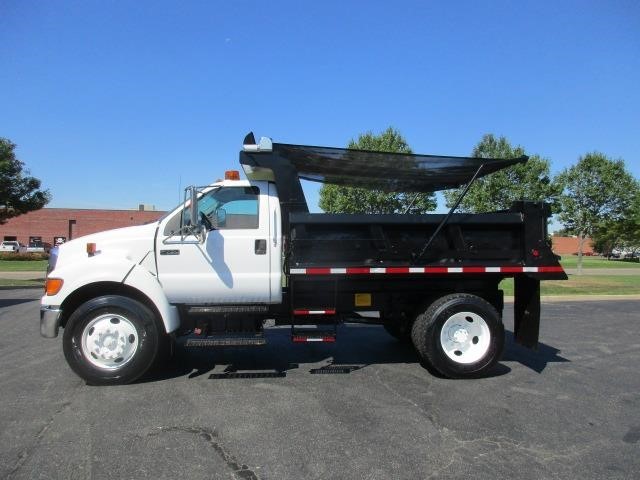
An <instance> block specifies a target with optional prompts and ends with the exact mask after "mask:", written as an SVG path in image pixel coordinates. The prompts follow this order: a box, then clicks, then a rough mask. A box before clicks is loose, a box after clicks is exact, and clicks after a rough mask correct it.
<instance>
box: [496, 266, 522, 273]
mask: <svg viewBox="0 0 640 480" xmlns="http://www.w3.org/2000/svg"><path fill="white" fill-rule="evenodd" d="M500 271H501V272H502V273H522V267H500Z"/></svg>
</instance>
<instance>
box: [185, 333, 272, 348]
mask: <svg viewBox="0 0 640 480" xmlns="http://www.w3.org/2000/svg"><path fill="white" fill-rule="evenodd" d="M266 344H267V339H266V338H264V336H263V335H262V334H260V335H250V336H247V335H212V336H208V337H189V338H187V341H186V342H185V344H184V346H185V347H249V346H261V345H266Z"/></svg>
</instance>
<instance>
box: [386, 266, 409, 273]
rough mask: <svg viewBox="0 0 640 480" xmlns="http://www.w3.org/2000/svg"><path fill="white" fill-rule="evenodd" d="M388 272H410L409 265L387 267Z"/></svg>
mask: <svg viewBox="0 0 640 480" xmlns="http://www.w3.org/2000/svg"><path fill="white" fill-rule="evenodd" d="M387 273H409V267H387Z"/></svg>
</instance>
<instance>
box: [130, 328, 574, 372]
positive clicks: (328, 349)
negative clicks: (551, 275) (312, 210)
mask: <svg viewBox="0 0 640 480" xmlns="http://www.w3.org/2000/svg"><path fill="white" fill-rule="evenodd" d="M265 337H266V338H267V345H265V346H261V347H218V348H215V349H207V348H187V347H184V341H180V340H179V341H178V342H177V345H176V350H175V355H174V358H173V359H172V361H171V362H170V363H169V364H168V365H165V366H163V367H162V368H156V369H154V370H153V371H151V372H150V373H149V374H147V375H145V376H144V377H143V378H142V379H141V380H139V381H140V382H145V383H146V382H155V381H161V380H167V379H170V378H176V377H183V376H187V377H188V378H198V377H201V376H204V375H208V377H209V378H212V379H221V378H272V377H285V376H286V373H287V372H288V371H291V370H296V369H301V368H304V369H305V370H307V372H308V373H309V374H336V373H337V374H349V373H351V372H353V371H356V370H359V369H362V368H365V367H367V366H369V365H376V364H393V363H407V364H421V365H422V366H423V367H424V368H426V369H427V370H428V371H429V372H430V373H431V374H432V375H434V376H436V377H439V378H442V376H441V375H440V374H439V373H438V372H435V371H433V370H432V369H431V368H430V367H429V366H428V365H426V364H424V363H422V362H421V361H420V358H419V357H418V355H417V354H416V352H415V350H414V349H413V348H412V347H411V345H409V344H403V343H401V342H399V341H397V340H396V339H394V338H392V337H391V336H389V335H388V334H387V333H386V332H385V331H384V329H383V328H382V327H381V326H378V325H358V324H350V325H341V326H340V327H339V328H338V337H337V342H336V343H313V344H309V343H306V344H294V343H291V338H290V330H289V328H288V327H278V328H269V329H266V330H265ZM505 340H506V345H505V353H504V355H503V358H502V361H501V362H499V363H498V365H497V366H496V367H495V368H494V369H493V370H492V371H491V373H490V374H489V375H488V377H496V376H501V375H505V374H507V373H509V372H510V371H511V368H509V367H508V366H507V365H505V364H504V362H512V361H515V362H518V363H520V364H522V365H524V366H526V367H528V368H530V369H532V370H534V371H535V372H537V373H541V372H542V371H543V370H544V369H545V367H546V366H547V364H549V363H554V362H568V361H569V360H567V359H565V358H562V357H560V356H559V355H558V353H559V350H558V349H556V348H553V347H551V346H549V345H546V344H542V343H541V344H540V345H539V347H538V350H537V351H531V350H528V349H526V348H524V347H521V346H520V345H517V344H515V342H514V337H513V333H512V332H507V335H506V339H505ZM302 365H304V367H302Z"/></svg>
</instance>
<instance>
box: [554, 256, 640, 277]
mask: <svg viewBox="0 0 640 480" xmlns="http://www.w3.org/2000/svg"><path fill="white" fill-rule="evenodd" d="M560 263H561V264H562V266H563V267H564V268H578V257H577V256H576V255H564V256H563V257H562V260H560ZM582 268H636V269H638V272H639V273H640V263H638V262H623V261H621V260H607V259H606V258H598V257H582Z"/></svg>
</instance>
